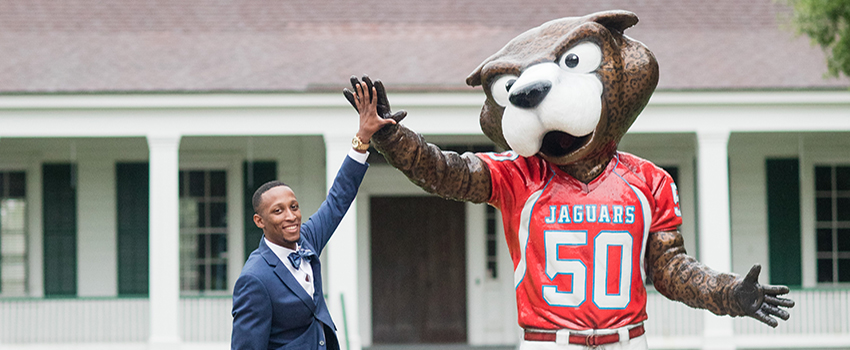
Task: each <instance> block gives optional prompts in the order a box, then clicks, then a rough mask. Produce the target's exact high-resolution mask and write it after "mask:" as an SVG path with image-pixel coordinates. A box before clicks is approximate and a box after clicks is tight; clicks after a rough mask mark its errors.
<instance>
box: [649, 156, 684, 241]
mask: <svg viewBox="0 0 850 350" xmlns="http://www.w3.org/2000/svg"><path fill="white" fill-rule="evenodd" d="M649 179H650V185H651V188H652V196H653V198H654V199H655V210H654V211H653V213H652V226H650V229H649V230H650V232H660V231H670V230H674V229H676V228H677V227H679V225H681V224H682V210H681V209H679V191H678V189H677V188H676V183H675V182H673V178H672V177H670V175H669V174H667V172H666V171H664V170H663V169H661V168H659V167H657V166H654V165H653V170H652V175H651V176H650V178H649Z"/></svg>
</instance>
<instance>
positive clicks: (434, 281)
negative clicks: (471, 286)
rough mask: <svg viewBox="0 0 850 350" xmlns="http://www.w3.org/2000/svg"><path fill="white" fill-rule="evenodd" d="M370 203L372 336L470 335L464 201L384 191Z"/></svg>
mask: <svg viewBox="0 0 850 350" xmlns="http://www.w3.org/2000/svg"><path fill="white" fill-rule="evenodd" d="M370 206H371V209H370V216H371V218H370V220H371V227H372V229H371V242H370V245H371V252H372V256H371V261H372V265H371V274H372V281H371V283H372V332H373V336H372V339H373V343H375V344H410V343H466V342H467V334H466V330H467V326H466V310H467V305H466V228H465V221H466V214H465V205H464V203H461V202H456V201H450V200H445V199H442V198H438V197H426V196H410V197H398V196H386V197H371V199H370Z"/></svg>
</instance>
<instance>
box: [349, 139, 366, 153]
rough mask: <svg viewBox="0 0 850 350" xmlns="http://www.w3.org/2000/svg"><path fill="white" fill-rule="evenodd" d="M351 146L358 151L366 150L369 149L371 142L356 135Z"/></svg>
mask: <svg viewBox="0 0 850 350" xmlns="http://www.w3.org/2000/svg"><path fill="white" fill-rule="evenodd" d="M351 147H352V148H354V149H356V150H358V151H366V150H368V149H369V143H368V142H366V143H363V141H360V138H359V137H357V135H354V138H353V139H351Z"/></svg>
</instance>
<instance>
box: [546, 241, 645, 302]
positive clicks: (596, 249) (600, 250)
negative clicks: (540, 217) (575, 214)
mask: <svg viewBox="0 0 850 350" xmlns="http://www.w3.org/2000/svg"><path fill="white" fill-rule="evenodd" d="M544 240H545V244H546V275H547V276H549V280H550V281H552V280H554V279H555V277H557V276H558V275H561V274H564V275H572V286H571V288H570V291H569V292H567V291H560V290H558V286H557V285H555V284H551V285H543V299H544V300H546V302H547V303H549V305H553V306H565V307H579V306H581V304H584V302H585V300H586V299H587V290H586V288H587V287H586V286H587V266H585V264H584V263H583V262H582V261H581V260H580V259H561V258H559V257H558V247H559V246H562V245H573V246H578V245H586V244H587V231H546V232H545V233H544ZM633 245H634V241H633V240H632V236H631V235H629V233H628V232H625V231H601V232H599V234H598V235H596V239H594V242H593V285H592V289H593V303H594V304H596V306H597V307H598V308H600V309H623V308H625V307H626V306H628V305H629V300H630V299H631V296H630V295H629V294H630V291H631V287H632V278H631V276H632V247H633ZM611 246H619V247H621V249H622V250H621V253H620V259H619V260H620V261H619V264H620V266H619V267H620V269H619V270H620V275H619V276H608V271H609V266H608V261H609V259H608V258H609V257H608V252H609V249H608V247H611ZM609 278H617V279H618V280H619V288H617V293H612V294H609V293H608V291H607V282H608V279H609Z"/></svg>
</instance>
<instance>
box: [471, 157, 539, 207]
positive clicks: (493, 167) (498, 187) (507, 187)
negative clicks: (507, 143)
mask: <svg viewBox="0 0 850 350" xmlns="http://www.w3.org/2000/svg"><path fill="white" fill-rule="evenodd" d="M475 155H476V156H478V157H479V158H481V160H483V161H484V163H485V164H487V168H488V170H489V171H490V182H491V184H492V191H491V192H492V193H491V194H490V199H489V200H488V201H487V203H489V204H490V205H492V206H494V207H496V208H497V209H499V210H505V208H512V207H513V206H514V205H515V203H514V201H515V200H516V199H515V198H523V194H524V193H525V192H527V191H528V188H529V187H532V186H530V185H531V183H532V182H534V181H536V179H538V178H540V177H541V176H542V175H543V174H542V173H543V172H545V167H544V166H543V165H542V163H541V162H540V161H539V160H538V159H537V158H534V157H532V158H525V157H520V156H519V155H517V153H516V152H514V151H507V152H502V153H492V152H487V153H476V154H475Z"/></svg>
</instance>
